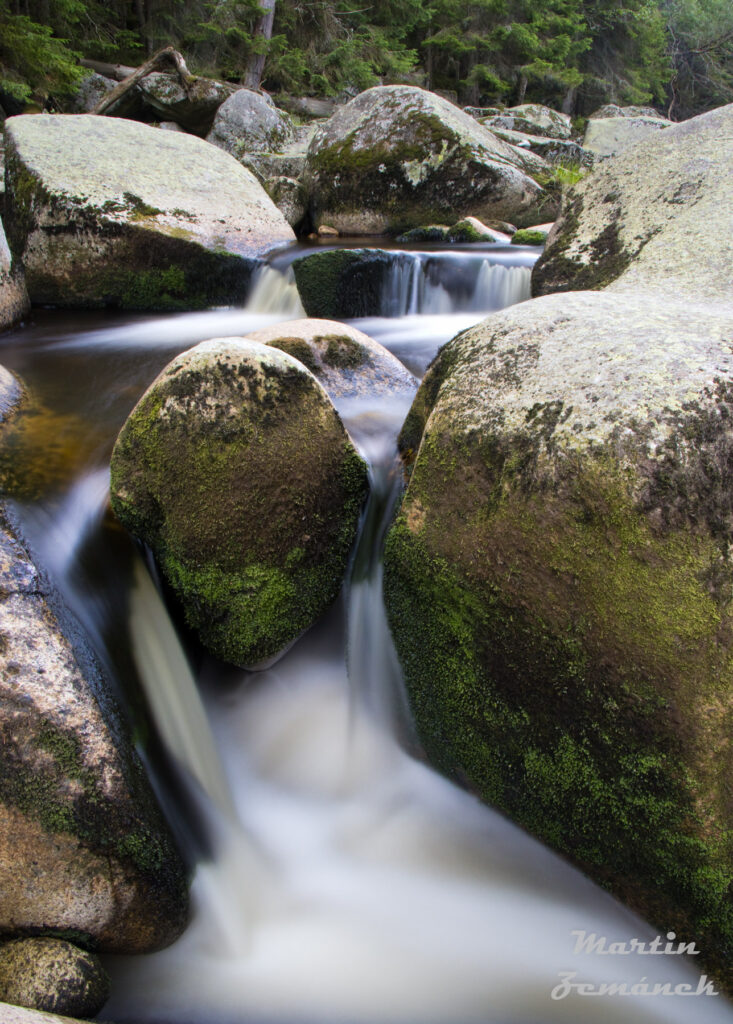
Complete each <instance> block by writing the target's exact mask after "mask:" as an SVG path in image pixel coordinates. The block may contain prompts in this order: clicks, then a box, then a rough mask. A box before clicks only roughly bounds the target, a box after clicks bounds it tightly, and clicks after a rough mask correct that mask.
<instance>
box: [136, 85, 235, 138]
mask: <svg viewBox="0 0 733 1024" xmlns="http://www.w3.org/2000/svg"><path fill="white" fill-rule="evenodd" d="M138 89H139V90H140V96H141V99H142V102H143V104H144V106H145V108H146V110H147V112H148V114H150V113H152V114H153V115H155V116H157V117H158V119H159V120H162V121H175V122H176V124H179V125H181V127H182V128H185V129H186V130H187V131H189V132H193V133H194V134H196V135H206V133H207V132H208V131H209V130H210V129H211V126H212V124H213V123H214V118H215V116H216V112H217V110H218V109H219V107H221V105H222V103H224V102H226V100H227V99H229V97H230V96H231V95H232V93H234V92H235V91H236V89H237V87H236V86H235V85H230V84H229V83H228V82H218V81H216V80H215V79H213V78H199V77H194V78H193V80H192V81H191V83H190V84H189V86H188V88H187V89H184V87H183V84H182V83H181V79H180V76H179V75H177V74H167V73H166V72H163V71H154V72H152V73H151V74H149V75H146V76H145V78H143V79H142V80H141V81H140V83H139V84H138Z"/></svg>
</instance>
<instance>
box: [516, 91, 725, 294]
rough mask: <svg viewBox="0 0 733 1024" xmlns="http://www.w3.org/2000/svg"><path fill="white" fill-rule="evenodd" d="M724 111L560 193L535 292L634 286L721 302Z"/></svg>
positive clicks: (665, 134) (650, 141)
mask: <svg viewBox="0 0 733 1024" xmlns="http://www.w3.org/2000/svg"><path fill="white" fill-rule="evenodd" d="M731 163H733V104H731V105H729V106H727V107H720V108H719V109H718V110H712V111H710V113H708V114H701V115H700V117H696V118H693V119H692V120H690V121H683V122H682V123H681V124H676V125H674V126H672V127H670V128H666V129H665V130H664V131H655V132H654V134H653V135H652V136H651V137H650V138H647V139H645V140H644V141H643V142H641V143H640V144H639V145H638V146H637V147H635V148H634V149H633V150H628V151H626V152H624V153H620V154H619V155H618V156H616V157H614V158H613V159H611V160H607V161H604V162H603V163H602V164H601V165H600V166H598V167H597V168H596V170H594V171H593V173H592V174H590V175H589V176H588V177H587V178H584V179H583V180H582V181H581V182H579V183H578V184H577V185H575V186H574V187H573V188H571V189H569V190H568V192H567V194H566V195H565V197H564V199H563V210H562V213H561V215H560V217H559V218H558V220H557V222H556V223H555V226H554V228H553V229H552V231H551V232H550V236H549V238H548V240H547V247H546V249H545V252H544V254H543V255H542V257H541V258H540V259H539V261H538V262H537V263H536V264H535V267H534V270H533V273H532V290H533V293H534V294H535V295H543V294H546V293H548V292H551V291H561V290H565V289H568V288H572V289H584V288H602V287H604V286H606V285H608V284H610V283H611V282H614V281H615V282H616V284H614V285H613V287H614V290H617V289H621V288H629V287H634V288H635V287H637V286H643V287H646V288H653V289H658V290H660V291H669V292H670V294H673V295H674V294H680V293H688V292H689V293H691V294H694V295H696V296H699V297H701V298H702V297H705V296H707V297H710V298H711V299H717V298H720V299H723V300H726V301H727V300H728V299H729V297H730V291H731V267H733V232H731V230H730V223H729V219H728V220H726V218H725V217H724V216H723V217H721V211H723V210H728V209H730V167H731Z"/></svg>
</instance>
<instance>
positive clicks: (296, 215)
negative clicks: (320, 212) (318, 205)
mask: <svg viewBox="0 0 733 1024" xmlns="http://www.w3.org/2000/svg"><path fill="white" fill-rule="evenodd" d="M265 191H266V192H267V194H268V195H269V197H270V199H272V201H273V203H274V204H275V206H276V207H277V208H278V210H279V211H280V213H281V214H282V215H283V217H284V218H285V220H286V221H287V222H288V224H289V225H290V226H291V228H297V227H298V226H299V225H300V224H302V222H303V220H304V219H305V215H306V213H307V212H308V203H307V198H306V194H305V189H304V188H303V186H302V185H301V183H300V182H299V181H296V180H295V179H294V178H286V177H279V178H271V179H270V180H269V181H267V182H265Z"/></svg>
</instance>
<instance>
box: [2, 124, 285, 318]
mask: <svg viewBox="0 0 733 1024" xmlns="http://www.w3.org/2000/svg"><path fill="white" fill-rule="evenodd" d="M5 132H6V139H7V145H8V151H7V182H8V192H9V202H8V204H7V205H8V207H9V216H8V218H7V220H6V228H7V232H8V240H9V242H10V248H11V250H12V252H13V256H14V258H15V259H17V260H19V261H21V262H22V263H23V265H24V267H25V274H26V283H27V286H28V292H29V294H30V298H31V301H32V302H34V303H46V304H52V305H59V306H85V307H104V306H113V307H122V308H127V309H199V308H205V307H208V306H211V305H215V304H221V303H231V302H235V301H238V300H244V297H245V296H246V294H247V290H248V286H249V277H250V274H251V271H252V269H253V267H254V266H256V264H257V260H256V257H258V256H260V255H262V254H263V253H265V252H266V251H267V250H268V249H270V248H272V247H273V246H275V245H277V244H282V243H285V242H290V241H292V240H293V239H294V237H295V236H294V234H293V230H292V228H291V227H290V225H289V224H288V223H287V221H286V220H285V218H284V217H283V215H282V214H281V213H280V211H279V210H278V209H277V208H276V207H275V205H274V204H273V202H272V200H271V199H270V198H269V196H268V195H267V194H266V193H265V192H264V190H263V189H262V188H261V186H260V185H259V184H258V183H257V181H256V180H255V179H254V177H253V176H252V175H251V174H250V172H249V171H246V170H245V169H244V168H243V167H241V166H240V165H239V164H238V163H237V161H236V160H234V159H233V158H232V157H230V156H229V155H228V154H226V153H222V152H220V151H218V150H217V149H215V148H214V147H212V146H209V145H207V144H206V143H205V142H204V141H203V140H202V139H197V138H194V137H193V136H190V135H183V134H179V133H176V132H160V131H157V130H156V129H154V128H151V127H149V126H147V125H143V124H138V123H136V122H133V121H125V120H122V119H120V118H109V117H95V116H93V115H81V116H75V115H36V116H20V117H15V118H11V119H10V120H9V121H8V122H7V124H6V128H5ZM121 153H124V154H125V157H124V159H121V156H120V154H121Z"/></svg>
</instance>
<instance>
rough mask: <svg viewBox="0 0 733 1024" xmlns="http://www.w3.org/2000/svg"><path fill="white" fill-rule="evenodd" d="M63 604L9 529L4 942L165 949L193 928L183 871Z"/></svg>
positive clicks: (0, 793)
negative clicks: (24, 937) (61, 940)
mask: <svg viewBox="0 0 733 1024" xmlns="http://www.w3.org/2000/svg"><path fill="white" fill-rule="evenodd" d="M52 600H53V606H54V607H57V601H56V599H55V597H54V595H52V594H51V593H50V591H49V589H48V586H47V585H46V584H45V582H44V581H43V580H42V579H41V578H40V577H39V574H38V572H37V571H36V569H35V567H34V566H33V564H32V562H31V561H30V559H29V558H28V555H27V553H26V552H25V551H24V550H23V548H22V547H21V545H20V544H19V542H18V541H17V539H15V538H14V537H13V535H12V534H11V533H10V531H9V528H8V526H7V524H6V523H4V522H2V521H1V520H0V933H4V934H6V935H7V934H9V935H13V934H16V935H18V934H35V933H38V932H49V931H55V932H58V933H69V932H72V933H74V934H76V935H79V936H80V937H85V938H86V941H87V942H89V943H91V944H93V945H95V946H96V947H98V948H99V949H102V950H107V951H111V952H114V951H116V952H129V953H138V952H144V951H146V950H152V949H157V948H159V947H161V946H164V945H167V944H168V943H170V942H172V941H173V940H174V939H175V938H177V937H178V935H179V934H180V933H181V931H182V930H183V927H184V925H185V923H186V916H187V895H186V890H187V883H186V875H185V871H184V868H183V865H182V863H181V860H180V857H179V855H178V853H177V851H176V849H175V847H174V845H173V842H172V839H171V836H170V833H169V831H168V829H167V827H166V825H165V823H164V821H163V819H162V816H161V814H160V811H159V809H158V807H157V805H156V802H155V798H154V797H153V794H152V791H151V789H150V786H149V784H148V782H147V779H146V778H145V775H144V772H143V769H142V766H141V764H140V762H139V760H138V758H137V756H136V754H135V752H134V750H133V748H132V745H131V742H130V739H129V735H128V733H127V730H126V729H125V727H124V726H123V723H122V721H121V720H120V718H119V715H118V714H117V712H116V709H115V708H114V706H113V704H112V702H111V701H110V700H109V698H108V697H107V696H106V695H105V687H104V684H103V681H102V680H101V678H100V676H99V674H98V673H97V671H96V670H95V668H94V664H93V661H92V659H91V657H90V656H89V655H88V652H85V649H84V645H83V641H82V640H81V638H78V637H77V638H76V640H75V642H74V646H73V647H72V645H71V643H70V642H69V640H68V639H67V635H66V633H65V631H62V628H61V626H60V624H59V619H58V617H57V614H56V612H55V611H52V605H51V604H50V603H49V602H50V601H52ZM65 621H66V620H65ZM67 624H68V623H67ZM80 659H81V660H80ZM29 865H32V870H31V869H30V868H29Z"/></svg>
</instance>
